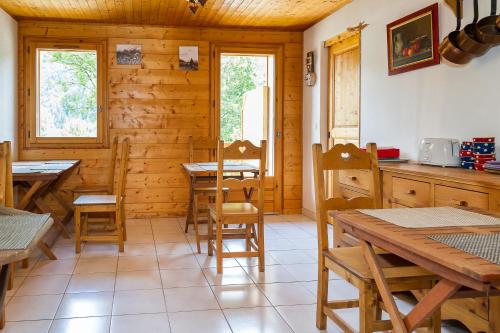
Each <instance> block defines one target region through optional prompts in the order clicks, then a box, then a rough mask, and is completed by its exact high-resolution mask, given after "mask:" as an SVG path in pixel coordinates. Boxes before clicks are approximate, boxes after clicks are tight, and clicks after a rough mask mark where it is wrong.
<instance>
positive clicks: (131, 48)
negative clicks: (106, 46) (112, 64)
mask: <svg viewBox="0 0 500 333" xmlns="http://www.w3.org/2000/svg"><path fill="white" fill-rule="evenodd" d="M141 60H142V46H141V45H134V44H117V45H116V64H117V65H140V64H141Z"/></svg>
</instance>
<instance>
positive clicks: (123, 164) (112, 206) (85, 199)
mask: <svg viewBox="0 0 500 333" xmlns="http://www.w3.org/2000/svg"><path fill="white" fill-rule="evenodd" d="M128 154H129V139H128V138H126V139H124V140H123V142H122V143H121V157H120V169H119V170H120V171H119V176H118V183H117V185H116V186H115V187H114V191H113V194H99V195H81V196H80V197H78V199H76V200H75V201H74V202H73V205H74V206H75V241H76V244H75V251H76V253H80V250H81V242H82V241H94V242H116V243H118V246H119V249H120V252H123V250H124V244H123V242H124V240H126V239H127V231H126V225H125V211H124V200H125V186H126V177H127V167H128ZM103 212H108V213H114V215H115V217H114V222H115V234H114V235H110V234H105V235H89V234H88V230H87V223H86V221H87V219H88V214H89V213H103ZM82 214H84V216H83V223H82V221H81V217H82ZM82 231H83V235H82Z"/></svg>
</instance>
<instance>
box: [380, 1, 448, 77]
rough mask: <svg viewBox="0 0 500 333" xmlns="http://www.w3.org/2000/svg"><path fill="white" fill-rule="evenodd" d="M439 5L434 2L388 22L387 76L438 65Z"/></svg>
mask: <svg viewBox="0 0 500 333" xmlns="http://www.w3.org/2000/svg"><path fill="white" fill-rule="evenodd" d="M438 8H439V7H438V4H437V3H435V4H433V5H431V6H429V7H426V8H424V9H421V10H419V11H417V12H415V13H412V14H410V15H408V16H405V17H403V18H401V19H399V20H397V21H394V22H392V23H390V24H388V25H387V52H388V60H389V75H395V74H401V73H404V72H408V71H412V70H415V69H420V68H423V67H428V66H433V65H437V64H439V62H440V57H439V16H438V14H439V9H438Z"/></svg>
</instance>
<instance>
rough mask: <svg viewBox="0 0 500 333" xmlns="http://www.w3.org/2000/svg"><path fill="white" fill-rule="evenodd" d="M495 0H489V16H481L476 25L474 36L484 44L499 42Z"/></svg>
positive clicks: (499, 30) (499, 32) (499, 31)
mask: <svg viewBox="0 0 500 333" xmlns="http://www.w3.org/2000/svg"><path fill="white" fill-rule="evenodd" d="M496 13H497V0H491V12H490V16H486V17H484V18H482V19H481V20H480V21H479V22H478V23H477V25H476V37H477V39H478V40H479V41H481V42H482V43H485V44H491V45H497V44H500V29H499V28H498V27H497V25H498V24H497V21H498V15H496Z"/></svg>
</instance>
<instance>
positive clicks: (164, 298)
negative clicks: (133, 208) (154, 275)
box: [149, 220, 172, 332]
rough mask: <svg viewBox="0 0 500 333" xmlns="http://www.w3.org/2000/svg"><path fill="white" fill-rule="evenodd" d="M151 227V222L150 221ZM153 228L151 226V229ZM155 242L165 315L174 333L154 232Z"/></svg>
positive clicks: (170, 329)
mask: <svg viewBox="0 0 500 333" xmlns="http://www.w3.org/2000/svg"><path fill="white" fill-rule="evenodd" d="M149 223H150V225H151V220H150V221H149ZM152 227H153V226H152V225H151V229H153V228H152ZM153 241H154V246H155V254H156V264H157V265H158V274H159V275H160V284H161V292H162V295H163V304H164V305H165V315H166V316H167V321H168V329H169V332H172V323H171V322H170V316H169V314H168V306H167V295H166V294H165V288H164V286H163V279H162V276H161V269H160V261H159V259H158V249H157V247H156V240H155V233H154V231H153Z"/></svg>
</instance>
